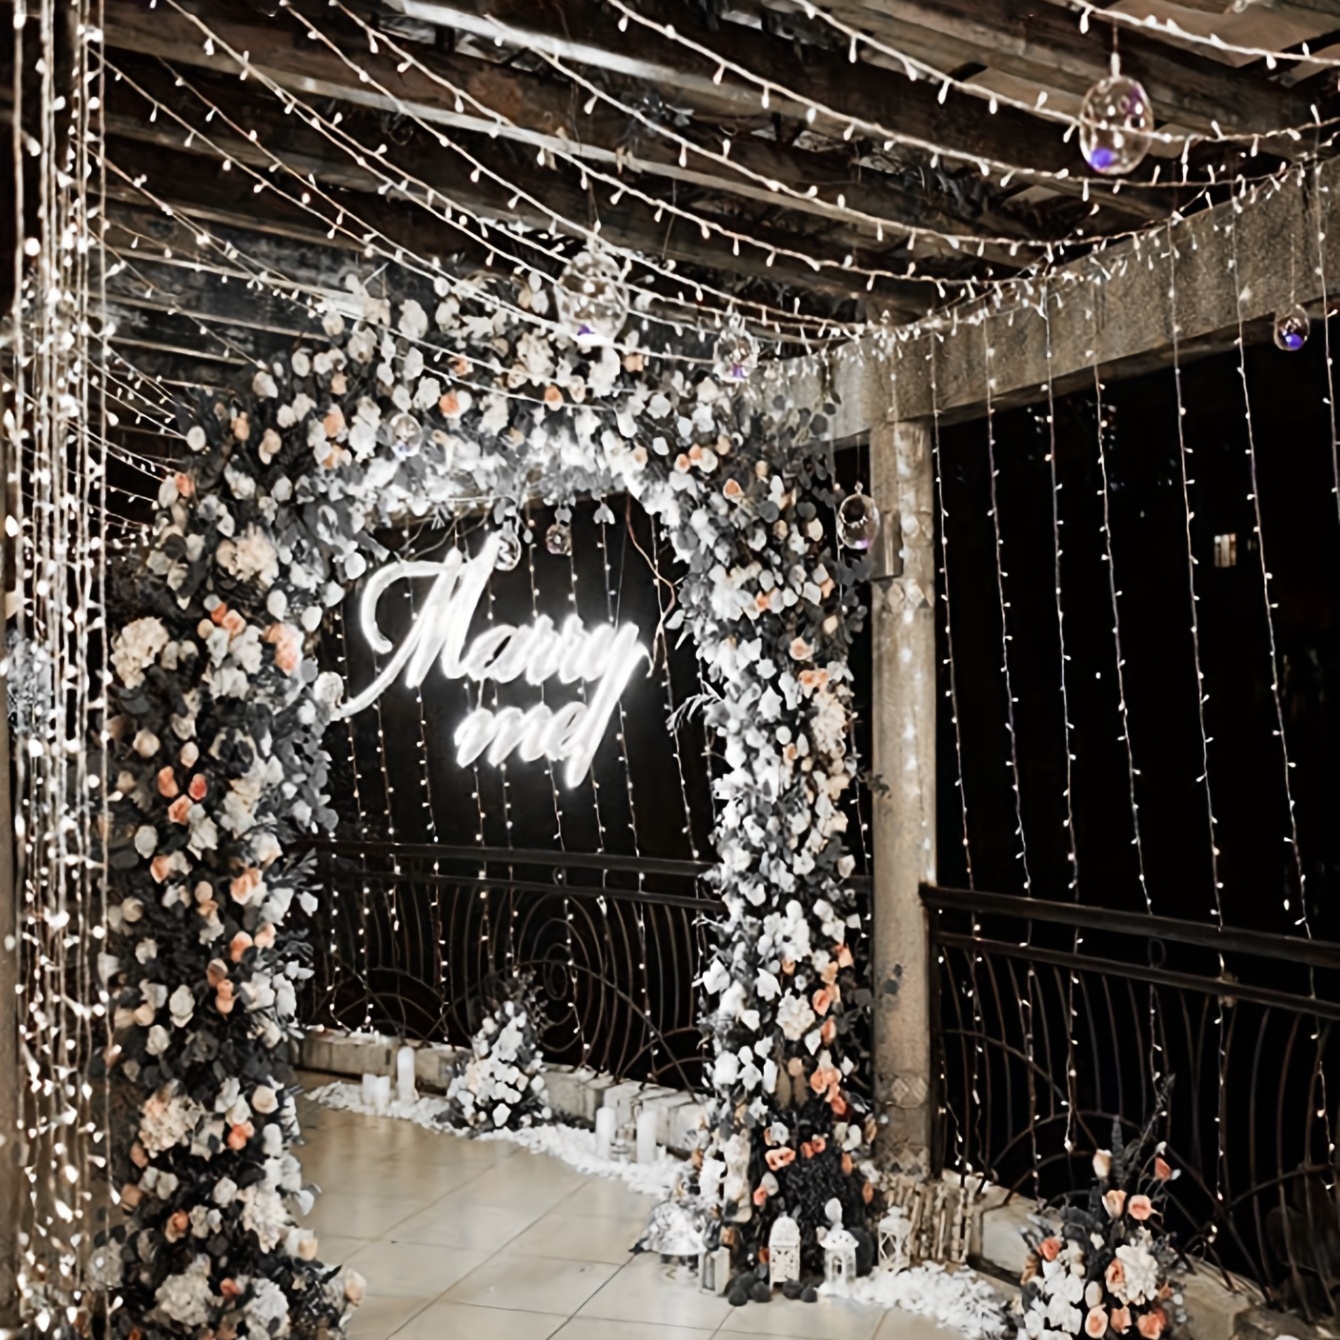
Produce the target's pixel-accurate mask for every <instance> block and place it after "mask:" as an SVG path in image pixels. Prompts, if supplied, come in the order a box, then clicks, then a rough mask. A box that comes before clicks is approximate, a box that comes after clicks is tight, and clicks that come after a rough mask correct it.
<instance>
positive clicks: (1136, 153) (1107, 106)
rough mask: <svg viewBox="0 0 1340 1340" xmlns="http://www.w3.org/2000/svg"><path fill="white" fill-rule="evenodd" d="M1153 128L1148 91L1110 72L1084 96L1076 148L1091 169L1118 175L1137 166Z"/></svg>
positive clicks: (1132, 81) (1147, 148)
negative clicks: (1077, 146) (1077, 147)
mask: <svg viewBox="0 0 1340 1340" xmlns="http://www.w3.org/2000/svg"><path fill="white" fill-rule="evenodd" d="M1153 129H1154V111H1153V108H1151V107H1150V105H1149V94H1147V93H1146V92H1145V90H1144V89H1143V88H1142V87H1141V85H1140V84H1138V83H1137V82H1136V81H1135V80H1134V79H1128V78H1126V76H1125V75H1122V74H1112V75H1109V76H1108V77H1107V78H1106V79H1100V80H1099V81H1098V82H1097V83H1096V84H1095V85H1094V86H1093V87H1092V88H1091V89H1090V90H1089V91H1088V92H1087V93H1086V94H1085V95H1084V102H1083V103H1082V104H1081V106H1080V109H1079V147H1080V152H1081V153H1083V155H1084V161H1085V162H1086V163H1088V165H1089V166H1090V167H1091V168H1092V169H1093V170H1094V171H1095V172H1101V173H1103V175H1104V176H1110V177H1119V176H1122V175H1123V174H1125V173H1127V172H1131V171H1132V170H1134V169H1135V168H1137V167H1139V166H1140V163H1141V162H1142V161H1143V159H1144V156H1145V155H1146V154H1147V153H1148V152H1149V142H1150V135H1151V133H1152V132H1153Z"/></svg>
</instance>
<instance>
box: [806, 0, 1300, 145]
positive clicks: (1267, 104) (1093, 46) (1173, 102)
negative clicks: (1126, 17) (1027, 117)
mask: <svg viewBox="0 0 1340 1340" xmlns="http://www.w3.org/2000/svg"><path fill="white" fill-rule="evenodd" d="M827 7H828V8H830V9H831V10H832V11H833V12H834V13H835V14H837V15H839V16H840V17H842V18H843V19H844V20H845V21H847V22H848V23H850V24H852V25H853V26H856V27H859V28H861V29H862V30H864V31H868V32H870V33H871V34H872V35H873V36H875V37H878V38H880V39H882V40H883V41H885V42H886V43H888V44H889V45H891V46H894V47H896V46H897V45H898V43H899V42H900V41H902V40H908V41H917V40H921V41H925V40H927V39H928V38H930V37H934V38H936V39H938V40H939V41H940V42H942V43H948V44H949V45H950V46H952V47H953V48H954V49H955V50H956V51H957V52H958V53H959V56H960V59H968V58H971V59H975V60H979V61H981V62H982V63H983V64H985V65H987V66H988V67H989V68H990V69H992V70H998V71H1000V72H1001V73H1002V74H1009V75H1014V76H1015V77H1016V78H1020V79H1024V80H1027V81H1029V82H1031V83H1035V84H1037V85H1039V86H1040V87H1042V88H1054V89H1060V90H1063V91H1064V92H1067V93H1075V94H1083V93H1085V92H1086V91H1087V90H1088V89H1089V88H1090V87H1091V86H1092V85H1093V84H1094V83H1095V82H1096V81H1097V80H1099V79H1102V78H1104V77H1105V76H1106V75H1107V74H1108V72H1109V69H1110V61H1111V52H1112V36H1111V30H1110V28H1109V26H1108V25H1106V24H1104V23H1103V22H1102V19H1101V16H1095V17H1094V18H1093V19H1092V20H1091V21H1090V24H1089V31H1088V32H1087V33H1084V32H1081V31H1080V30H1079V16H1078V15H1076V14H1074V13H1071V12H1069V11H1067V10H1065V9H1062V8H1059V7H1058V6H1056V5H1052V4H1045V3H1039V0H870V2H864V0H828V5H827ZM820 31H823V29H822V26H821V28H820ZM828 31H830V32H831V30H828ZM1120 51H1121V67H1122V71H1123V72H1124V73H1125V74H1128V75H1131V76H1132V77H1133V78H1135V79H1138V80H1139V81H1140V82H1141V83H1142V84H1143V85H1144V87H1145V91H1146V92H1147V93H1148V94H1149V97H1150V100H1151V102H1152V103H1153V106H1154V111H1155V113H1156V115H1157V116H1158V117H1159V119H1160V120H1161V121H1172V122H1177V123H1178V124H1180V125H1186V126H1190V127H1193V128H1195V129H1197V130H1210V131H1212V130H1213V127H1214V125H1215V124H1218V126H1219V127H1220V129H1221V130H1223V131H1224V132H1225V133H1231V132H1241V133H1244V134H1267V133H1269V132H1271V131H1277V130H1279V129H1281V128H1282V127H1284V126H1290V125H1304V124H1306V123H1308V122H1309V121H1311V120H1312V110H1311V99H1309V98H1306V97H1304V96H1303V95H1301V94H1299V93H1296V92H1293V91H1291V90H1290V89H1287V88H1284V87H1283V86H1281V85H1280V84H1277V83H1274V82H1272V81H1271V80H1269V79H1267V78H1265V77H1264V76H1263V75H1260V74H1255V73H1251V72H1245V71H1242V70H1235V69H1234V68H1233V67H1232V66H1230V65H1226V64H1224V63H1223V62H1221V61H1216V60H1212V59H1210V58H1208V57H1206V56H1201V55H1198V54H1197V53H1195V52H1192V51H1187V50H1185V49H1183V48H1180V47H1175V46H1173V45H1171V44H1170V43H1167V42H1164V41H1161V40H1160V39H1159V38H1157V37H1154V36H1151V35H1148V34H1145V33H1141V32H1132V31H1131V30H1129V29H1127V28H1123V29H1122V31H1121V37H1120ZM1277 147H1281V146H1277Z"/></svg>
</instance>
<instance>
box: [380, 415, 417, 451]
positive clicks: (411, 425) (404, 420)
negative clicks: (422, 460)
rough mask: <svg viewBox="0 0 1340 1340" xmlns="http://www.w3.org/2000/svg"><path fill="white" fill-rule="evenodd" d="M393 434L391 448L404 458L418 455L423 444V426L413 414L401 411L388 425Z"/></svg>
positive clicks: (388, 429)
mask: <svg viewBox="0 0 1340 1340" xmlns="http://www.w3.org/2000/svg"><path fill="white" fill-rule="evenodd" d="M386 431H387V432H388V433H389V434H390V435H391V450H392V451H393V452H395V454H396V455H397V456H399V457H400V458H401V459H402V460H403V459H405V458H406V457H409V456H417V455H418V454H419V447H420V446H422V444H423V428H422V426H421V425H420V423H419V421H418V419H416V418H415V417H414V415H412V414H407V413H405V412H403V411H402V412H401V413H399V414H397V415H396V416H395V417H394V418H393V419H392V420H391V422H390V423H389V424H387V426H386Z"/></svg>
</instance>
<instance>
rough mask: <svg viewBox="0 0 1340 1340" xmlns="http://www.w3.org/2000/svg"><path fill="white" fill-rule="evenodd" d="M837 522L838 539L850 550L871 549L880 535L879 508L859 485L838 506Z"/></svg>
mask: <svg viewBox="0 0 1340 1340" xmlns="http://www.w3.org/2000/svg"><path fill="white" fill-rule="evenodd" d="M837 520H838V539H839V540H841V541H842V543H843V544H844V545H846V547H847V548H848V549H861V550H866V549H869V548H870V547H871V546H872V545H873V544H874V543H875V539H876V537H877V536H878V535H879V508H878V507H876V506H875V500H874V499H873V498H871V497H869V496H868V495H867V494H864V493H862V492H861V488H860V485H859V484H858V485H857V487H856V492H855V493H849V494H847V496H846V497H845V498H843V500H842V501H841V503H839V504H838V512H837Z"/></svg>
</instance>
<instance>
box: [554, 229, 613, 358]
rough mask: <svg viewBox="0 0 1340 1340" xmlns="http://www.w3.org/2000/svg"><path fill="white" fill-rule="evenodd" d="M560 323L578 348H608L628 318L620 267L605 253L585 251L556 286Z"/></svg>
mask: <svg viewBox="0 0 1340 1340" xmlns="http://www.w3.org/2000/svg"><path fill="white" fill-rule="evenodd" d="M554 299H555V302H556V303H557V306H558V319H559V321H560V322H561V323H562V324H563V325H564V326H566V327H567V329H568V331H569V332H570V334H571V335H572V336H573V338H574V339H575V340H576V341H577V343H578V344H580V345H582V346H584V347H589V346H591V345H597V344H608V343H610V341H611V340H613V339H615V338H616V337H617V336H618V334H619V332H620V331H621V330H622V329H623V323H624V321H625V320H626V319H627V317H628V290H627V289H626V288H625V287H624V283H623V279H622V278H621V277H620V274H619V263H618V262H617V261H616V260H615V259H614V257H613V256H611V255H609V254H608V253H607V252H603V251H583V252H580V253H579V254H578V255H577V256H575V257H574V258H573V259H572V260H571V261H569V262H568V264H567V266H566V267H565V268H564V270H563V273H562V274H561V275H559V277H558V282H557V283H556V284H555V285H554Z"/></svg>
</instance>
